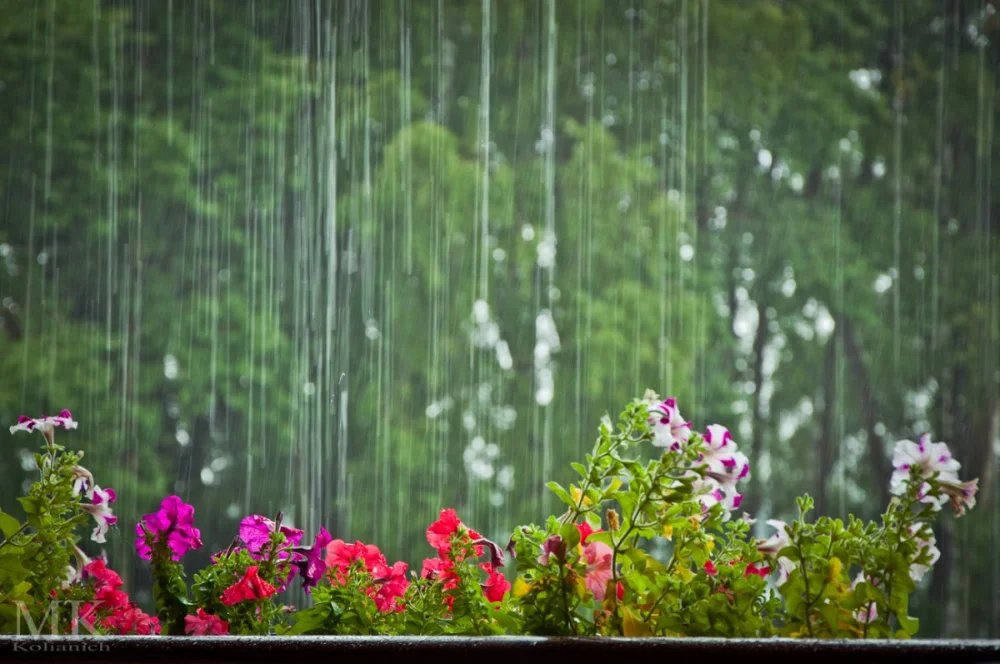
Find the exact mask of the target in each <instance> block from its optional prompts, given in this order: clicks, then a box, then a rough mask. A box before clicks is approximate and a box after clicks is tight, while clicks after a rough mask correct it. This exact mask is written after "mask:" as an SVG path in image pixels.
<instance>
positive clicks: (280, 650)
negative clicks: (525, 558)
mask: <svg viewBox="0 0 1000 664" xmlns="http://www.w3.org/2000/svg"><path fill="white" fill-rule="evenodd" d="M722 660H728V661H730V662H733V663H738V662H746V661H759V662H766V663H767V664H778V663H780V662H805V663H806V664H813V663H814V662H816V661H838V662H849V663H850V664H856V663H860V662H877V663H878V664H891V663H895V662H899V663H900V664H903V663H904V662H905V663H906V664H917V663H921V662H934V663H935V664H953V663H954V664H1000V641H985V640H980V641H976V640H970V641H953V640H934V641H930V640H919V641H918V640H911V641H811V640H791V639H766V640H765V639H748V640H744V639H696V638H688V639H610V638H601V639H596V638H594V639H571V638H540V637H486V638H474V637H389V638H386V637H364V636H357V637H291V638H285V637H227V636H224V637H164V636H158V637H142V636H108V637H50V636H49V637H23V636H0V662H4V663H6V662H67V663H68V662H90V663H95V662H142V663H143V664H154V663H160V662H162V663H164V664H166V663H168V662H169V663H170V664H221V663H222V662H276V663H279V662H280V663H282V664H284V663H286V662H303V663H307V664H320V663H321V662H324V663H325V662H336V663H338V664H339V663H340V662H364V663H365V664H372V663H374V662H401V663H403V664H408V663H410V662H430V661H433V662H436V663H437V664H445V663H447V662H452V661H472V662H475V664H481V663H482V662H483V661H487V662H492V661H504V662H506V663H507V664H530V663H533V662H540V663H542V662H543V663H544V664H562V662H574V663H575V664H583V663H585V662H608V663H609V664H611V663H614V664H625V663H628V662H656V663H657V664H664V663H670V662H676V663H678V664H682V663H683V664H686V663H688V662H690V663H692V664H698V663H700V662H705V661H710V662H711V661H722Z"/></svg>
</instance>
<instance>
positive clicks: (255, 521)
mask: <svg viewBox="0 0 1000 664" xmlns="http://www.w3.org/2000/svg"><path fill="white" fill-rule="evenodd" d="M275 530H276V527H275V523H274V521H272V520H271V519H268V518H267V517H266V516H261V515H260V514H254V515H253V516H248V517H246V518H245V519H243V520H242V521H240V539H241V540H243V544H244V545H245V546H246V549H247V551H249V552H250V555H252V556H253V557H254V558H259V557H260V555H259V554H260V550H261V547H263V546H264V545H265V544H267V543H268V542H270V541H271V534H272V533H273V532H275ZM277 530H278V531H279V532H281V534H282V535H284V536H285V541H286V542H287V544H288V545H289V546H298V545H299V543H300V542H302V535H303V533H302V531H301V530H299V529H298V528H289V527H287V526H281V527H279V528H277Z"/></svg>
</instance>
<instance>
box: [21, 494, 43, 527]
mask: <svg viewBox="0 0 1000 664" xmlns="http://www.w3.org/2000/svg"><path fill="white" fill-rule="evenodd" d="M17 502H19V503H21V506H22V507H23V508H24V513H25V514H38V499H37V498H31V497H28V496H24V497H23V498H18V499H17ZM18 526H19V527H20V524H18Z"/></svg>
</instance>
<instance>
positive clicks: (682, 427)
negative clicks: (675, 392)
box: [647, 395, 691, 450]
mask: <svg viewBox="0 0 1000 664" xmlns="http://www.w3.org/2000/svg"><path fill="white" fill-rule="evenodd" d="M647 396H648V395H647ZM649 424H650V426H652V427H653V445H655V446H657V447H669V448H670V449H672V450H676V449H680V446H681V444H682V443H685V442H687V440H688V439H689V438H690V437H691V423H690V422H686V421H685V420H684V418H683V417H681V413H680V410H678V409H677V400H676V399H674V398H673V397H670V398H669V399H665V400H663V401H661V402H659V403H656V404H654V405H653V406H650V408H649Z"/></svg>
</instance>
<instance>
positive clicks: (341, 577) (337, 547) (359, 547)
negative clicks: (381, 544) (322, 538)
mask: <svg viewBox="0 0 1000 664" xmlns="http://www.w3.org/2000/svg"><path fill="white" fill-rule="evenodd" d="M358 560H363V561H364V563H365V569H366V570H368V571H369V572H371V571H372V570H374V569H375V567H376V566H378V565H386V564H387V563H386V560H385V556H383V555H382V552H381V551H379V549H378V547H377V546H375V545H374V544H364V543H362V542H360V541H358V542H355V543H354V544H348V543H347V542H345V541H344V540H339V539H335V540H333V541H332V542H330V543H329V544H327V545H326V558H325V562H326V566H327V568H328V569H331V570H333V569H335V570H337V580H338V581H339V582H340V583H341V584H343V583H345V581H346V576H345V575H346V573H347V570H349V569H350V568H351V565H353V564H354V563H355V562H356V561H358Z"/></svg>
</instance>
